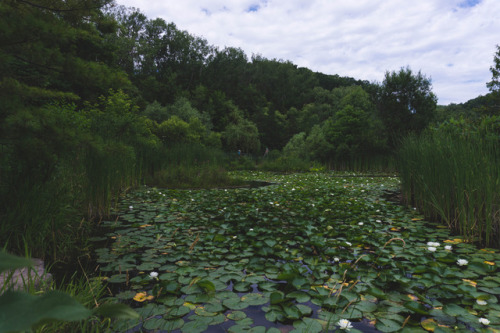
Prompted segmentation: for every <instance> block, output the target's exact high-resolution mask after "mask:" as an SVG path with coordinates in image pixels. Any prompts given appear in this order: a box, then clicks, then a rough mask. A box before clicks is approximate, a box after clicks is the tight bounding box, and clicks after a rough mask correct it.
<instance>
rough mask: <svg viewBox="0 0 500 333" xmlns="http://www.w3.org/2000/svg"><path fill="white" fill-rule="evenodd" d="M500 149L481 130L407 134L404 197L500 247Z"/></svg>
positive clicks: (402, 159)
mask: <svg viewBox="0 0 500 333" xmlns="http://www.w3.org/2000/svg"><path fill="white" fill-rule="evenodd" d="M499 162H500V151H499V150H498V147H497V143H496V142H495V141H493V140H487V139H485V138H484V137H481V136H480V135H478V134H469V135H466V136H464V135H452V134H444V133H437V132H436V133H431V134H426V135H423V136H421V137H415V136H412V137H408V138H407V139H406V140H405V141H404V142H403V145H402V148H401V150H400V152H399V171H400V175H401V181H402V188H403V192H404V195H405V199H406V200H407V201H408V202H409V203H411V204H413V205H415V206H417V207H419V209H421V210H422V212H423V213H424V214H425V215H427V216H429V217H431V218H433V219H439V220H441V221H442V222H443V223H446V225H447V226H448V227H449V228H451V229H452V230H454V231H456V232H459V233H460V234H461V235H463V236H465V237H466V238H467V239H468V240H471V241H472V240H473V241H478V242H480V243H483V244H486V245H489V246H495V247H498V246H500V241H499V226H500V216H499V213H500V209H499V193H500V169H499Z"/></svg>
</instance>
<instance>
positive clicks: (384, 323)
mask: <svg viewBox="0 0 500 333" xmlns="http://www.w3.org/2000/svg"><path fill="white" fill-rule="evenodd" d="M375 328H376V329H378V330H379V331H382V332H396V331H399V329H400V328H401V325H400V324H399V323H397V322H395V321H394V320H390V319H384V318H377V323H376V324H375Z"/></svg>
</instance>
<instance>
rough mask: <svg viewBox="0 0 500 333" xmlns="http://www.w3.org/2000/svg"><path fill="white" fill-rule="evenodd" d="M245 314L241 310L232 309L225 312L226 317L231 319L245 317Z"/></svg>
mask: <svg viewBox="0 0 500 333" xmlns="http://www.w3.org/2000/svg"><path fill="white" fill-rule="evenodd" d="M246 317H247V315H246V314H245V312H243V311H233V312H230V313H228V314H227V318H229V319H231V320H242V319H245V318H246Z"/></svg>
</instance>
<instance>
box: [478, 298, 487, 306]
mask: <svg viewBox="0 0 500 333" xmlns="http://www.w3.org/2000/svg"><path fill="white" fill-rule="evenodd" d="M476 303H477V305H487V304H488V302H486V301H484V300H482V299H478V300H476Z"/></svg>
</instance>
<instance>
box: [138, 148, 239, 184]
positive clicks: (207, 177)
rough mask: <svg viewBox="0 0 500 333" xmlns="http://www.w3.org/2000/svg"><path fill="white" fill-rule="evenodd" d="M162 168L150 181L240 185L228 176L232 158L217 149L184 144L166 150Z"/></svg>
mask: <svg viewBox="0 0 500 333" xmlns="http://www.w3.org/2000/svg"><path fill="white" fill-rule="evenodd" d="M161 154H162V165H161V168H160V169H159V170H156V171H155V172H154V173H153V174H151V175H148V176H147V177H146V183H148V184H154V185H155V186H160V187H168V188H201V187H204V188H210V187H221V186H232V185H240V184H242V182H241V181H238V180H235V179H233V178H231V177H229V176H228V174H227V171H226V168H225V166H226V165H228V157H227V156H226V154H224V152H222V151H221V150H219V149H216V148H210V147H205V146H202V145H199V144H181V145H176V146H173V147H169V148H168V149H167V148H166V149H164V150H163V151H162V153H161Z"/></svg>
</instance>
